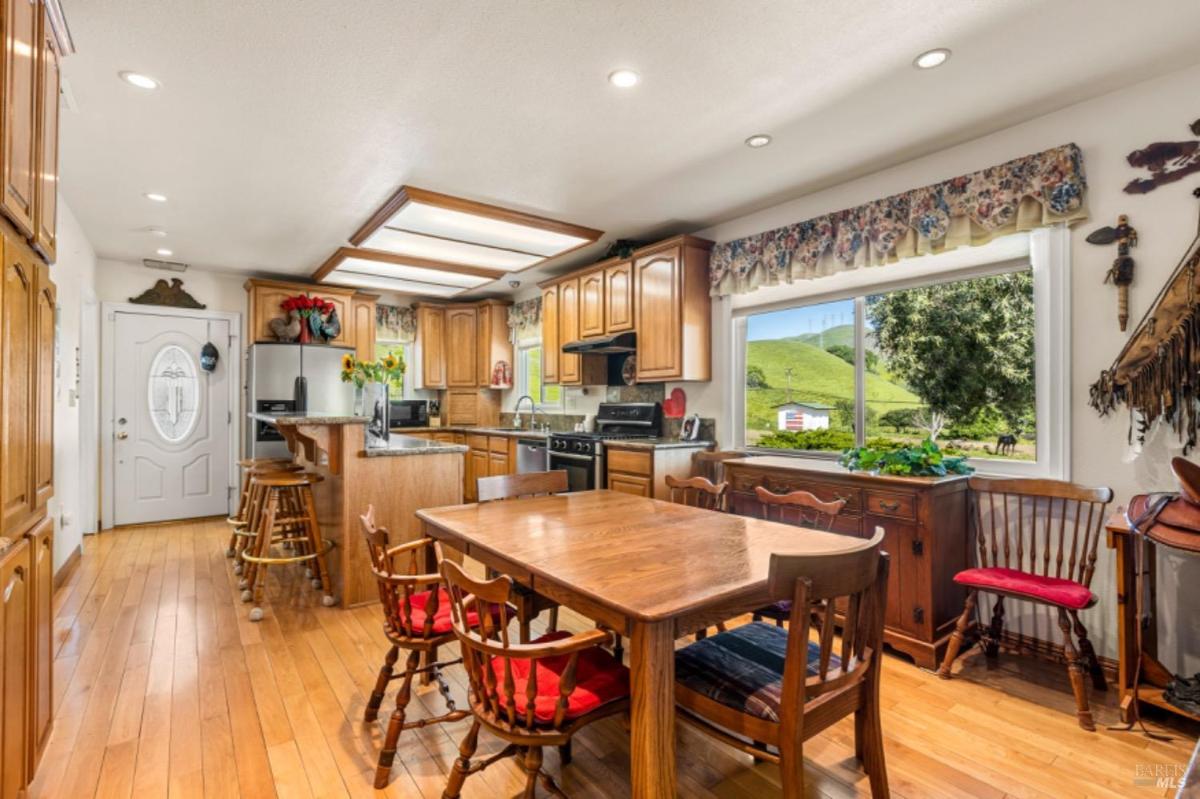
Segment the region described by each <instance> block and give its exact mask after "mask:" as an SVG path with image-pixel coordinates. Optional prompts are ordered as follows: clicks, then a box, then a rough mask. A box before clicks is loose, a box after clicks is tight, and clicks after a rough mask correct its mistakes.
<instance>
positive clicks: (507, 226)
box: [384, 202, 589, 258]
mask: <svg viewBox="0 0 1200 799" xmlns="http://www.w3.org/2000/svg"><path fill="white" fill-rule="evenodd" d="M384 226H385V227H390V228H396V229H399V230H408V231H412V232H414V233H425V234H427V235H430V236H438V237H439V238H443V239H454V240H456V241H463V242H470V243H472V244H478V245H480V246H483V247H499V248H503V249H506V250H519V251H521V252H526V253H531V254H535V255H540V256H542V257H543V258H549V257H552V256H554V255H558V254H559V253H561V252H566V251H567V250H570V249H573V248H575V247H578V246H580V245H582V244H587V243H588V241H589V240H588V239H583V238H580V237H578V236H570V235H567V234H565V233H556V232H554V231H552V230H543V229H541V228H536V227H530V226H527V225H518V224H515V223H513V222H504V221H501V220H499V219H493V218H491V217H488V216H476V215H475V214H465V213H463V212H461V211H451V210H449V209H446V208H439V207H437V206H433V205H427V204H425V203H420V202H408V203H405V204H404V206H403V207H402V208H401V209H400V210H399V211H397V212H396V213H394V214H392V217H391V219H389V220H388V221H387V222H385V223H384Z"/></svg>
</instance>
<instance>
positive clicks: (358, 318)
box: [245, 278, 378, 359]
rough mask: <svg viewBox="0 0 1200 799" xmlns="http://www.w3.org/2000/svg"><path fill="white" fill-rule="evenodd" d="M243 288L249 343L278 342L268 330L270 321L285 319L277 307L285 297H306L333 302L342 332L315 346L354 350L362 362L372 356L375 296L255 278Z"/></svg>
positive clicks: (248, 281) (272, 332) (329, 287)
mask: <svg viewBox="0 0 1200 799" xmlns="http://www.w3.org/2000/svg"><path fill="white" fill-rule="evenodd" d="M245 286H246V292H247V294H248V295H249V308H250V320H249V328H248V329H249V331H250V338H251V343H254V342H272V341H278V340H279V339H278V337H277V336H276V335H275V332H274V331H273V330H272V329H271V320H272V319H280V318H283V317H285V316H287V314H285V313H284V311H283V309H282V308H280V307H279V304H280V303H282V302H283V301H284V300H286V299H287V298H288V297H295V296H296V295H298V294H309V295H312V296H313V297H320V298H321V299H324V300H329V302H331V303H333V307H334V309H335V310H336V311H337V316H338V324H339V325H340V327H341V330H340V331H338V334H337V335H336V336H334V337H333V338H332V339H330V340H329V341H327V342H325V341H322V342H318V343H322V344H330V345H332V346H335V347H353V348H354V349H355V352H356V353H357V355H358V357H359V358H363V359H373V358H374V357H375V355H374V350H375V301H376V300H377V299H378V297H377V295H375V294H366V293H364V292H361V291H355V290H354V289H343V288H335V287H332V286H315V285H313V284H311V283H288V282H285V281H282V280H260V279H258V278H252V279H250V280H247V281H246V284H245ZM360 333H361V334H362V335H360ZM363 336H365V337H366V339H367V340H365V341H362V342H360V341H359V339H360V338H362V337H363Z"/></svg>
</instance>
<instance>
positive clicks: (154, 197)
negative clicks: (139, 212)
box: [142, 191, 167, 203]
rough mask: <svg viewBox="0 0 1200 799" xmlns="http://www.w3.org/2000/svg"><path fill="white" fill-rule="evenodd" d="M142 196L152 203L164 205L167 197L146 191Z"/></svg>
mask: <svg viewBox="0 0 1200 799" xmlns="http://www.w3.org/2000/svg"><path fill="white" fill-rule="evenodd" d="M142 196H143V197H145V198H146V199H147V200H149V201H150V202H154V203H165V202H166V201H167V195H165V194H159V193H158V192H154V191H148V192H146V193H145V194H144V195H142Z"/></svg>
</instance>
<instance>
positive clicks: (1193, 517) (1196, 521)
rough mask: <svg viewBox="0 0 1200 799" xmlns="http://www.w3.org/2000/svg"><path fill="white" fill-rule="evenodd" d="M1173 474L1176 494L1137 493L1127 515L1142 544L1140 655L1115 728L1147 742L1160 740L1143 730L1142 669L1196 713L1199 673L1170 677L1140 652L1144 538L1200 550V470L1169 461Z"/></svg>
mask: <svg viewBox="0 0 1200 799" xmlns="http://www.w3.org/2000/svg"><path fill="white" fill-rule="evenodd" d="M1171 471H1172V473H1174V475H1175V482H1176V483H1178V486H1179V492H1178V493H1159V494H1138V495H1137V496H1135V497H1134V498H1133V499H1132V500H1130V502H1129V508H1128V509H1127V510H1126V511H1125V519H1126V521H1128V522H1129V529H1130V530H1131V531H1133V533H1135V534H1136V535H1140V536H1141V537H1142V539H1144V540H1143V541H1140V542H1139V543H1138V546H1137V548H1136V549H1135V550H1134V556H1135V562H1136V565H1135V574H1136V575H1137V590H1136V591H1135V598H1134V602H1135V603H1136V606H1137V608H1138V614H1137V616H1138V624H1137V625H1136V626H1135V639H1136V641H1137V648H1138V653H1139V655H1138V660H1137V665H1136V666H1135V668H1134V676H1133V696H1134V702H1133V705H1132V707H1131V708H1130V710H1131V716H1132V718H1131V720H1130V721H1129V723H1128V724H1126V725H1124V726H1123V727H1120V728H1119V729H1132V727H1133V724H1134V723H1135V722H1136V723H1137V724H1138V725H1139V726H1141V728H1142V731H1143V732H1144V733H1146V735H1148V736H1150V737H1151V738H1160V737H1161V736H1159V735H1157V734H1154V733H1151V732H1150V731H1149V730H1147V729H1146V726H1145V724H1143V723H1142V720H1141V718H1140V715H1139V714H1138V703H1137V694H1138V689H1139V688H1140V686H1141V682H1142V677H1141V675H1142V671H1143V669H1146V670H1147V678H1148V679H1149V681H1150V682H1151V683H1152V684H1154V685H1157V686H1158V687H1160V688H1163V689H1164V691H1163V698H1164V699H1166V701H1168V702H1170V703H1171V704H1172V705H1175V706H1176V707H1179V708H1182V709H1184V710H1186V711H1188V712H1189V713H1200V674H1197V675H1195V676H1194V677H1191V678H1188V677H1183V676H1180V675H1173V674H1171V673H1170V672H1169V671H1167V670H1166V668H1165V667H1164V666H1163V665H1162V664H1161V663H1160V662H1158V660H1157V659H1156V658H1153V657H1151V656H1150V655H1149V654H1148V653H1146V651H1145V649H1144V648H1143V643H1144V641H1143V634H1144V631H1145V629H1146V628H1147V627H1148V626H1149V624H1150V614H1151V613H1152V612H1153V608H1152V607H1151V602H1150V589H1149V586H1148V584H1147V582H1146V579H1145V577H1146V574H1147V566H1146V557H1147V553H1146V549H1145V547H1146V544H1145V540H1150V541H1154V542H1155V543H1158V544H1163V545H1164V546H1168V547H1172V548H1174V549H1178V550H1182V551H1184V552H1200V466H1198V465H1197V464H1195V463H1192V462H1191V461H1189V460H1188V459H1187V458H1172V459H1171Z"/></svg>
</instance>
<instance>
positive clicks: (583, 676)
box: [492, 630, 629, 724]
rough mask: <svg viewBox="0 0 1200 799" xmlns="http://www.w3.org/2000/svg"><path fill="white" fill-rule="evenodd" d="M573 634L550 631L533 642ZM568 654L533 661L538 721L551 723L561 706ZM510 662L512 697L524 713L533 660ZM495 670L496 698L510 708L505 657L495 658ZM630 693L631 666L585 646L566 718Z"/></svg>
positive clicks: (539, 642)
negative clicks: (505, 683) (562, 685)
mask: <svg viewBox="0 0 1200 799" xmlns="http://www.w3.org/2000/svg"><path fill="white" fill-rule="evenodd" d="M570 637H571V634H570V633H568V632H566V631H564V630H559V631H558V632H553V633H547V634H546V635H543V636H542V637H541V638H538V639H537V640H535V641H532V643H535V644H544V643H548V642H550V641H559V640H562V639H563V638H570ZM569 657H570V656H569V655H563V656H561V657H551V658H537V659H536V660H533V661H532V663H533V664H536V668H537V696H535V697H534V700H533V717H534V719H535V720H537V721H538V722H541V723H543V724H551V723H553V721H554V712H555V710H557V708H558V684H559V680H560V678H561V677H562V672H563V670H564V669H565V668H566V667H567V660H568V659H569ZM511 662H512V676H513V684H514V686H515V690H514V692H513V696H514V697H515V699H516V705H517V711H518V712H519V713H521V714H524V712H525V707H526V705H527V704H528V699H527V698H526V695H525V690H526V688H527V687H528V685H529V670H530V663H531V661H530V660H528V659H526V658H512V661H511ZM492 672H493V673H494V674H495V675H496V688H497V694H498V696H497V700H498V701H499V703H500V707H503V708H507V707H508V701H507V699H506V697H505V696H504V658H501V657H494V658H492ZM627 696H629V669H627V668H625V666H623V665H622V664H620V663H618V662H617V659H616V658H614V657H613V656H612V655H610V654H609V653H608V652H606V651H604V650H603V649H601V648H600V647H598V646H597V647H593V648H591V649H585V650H583V651H582V652H580V653H579V662H578V664H576V666H575V690H574V691H572V692H571V695H570V696H569V697H568V699H567V713H566V719H567V720H570V719H576V718H579V717H580V716H583V715H586V714H587V713H590V712H591V711H593V710H595V709H596V708H598V707H600V706H601V705H605V704H607V703H609V702H614V701H616V700H618V699H624V698H626V697H627Z"/></svg>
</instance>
